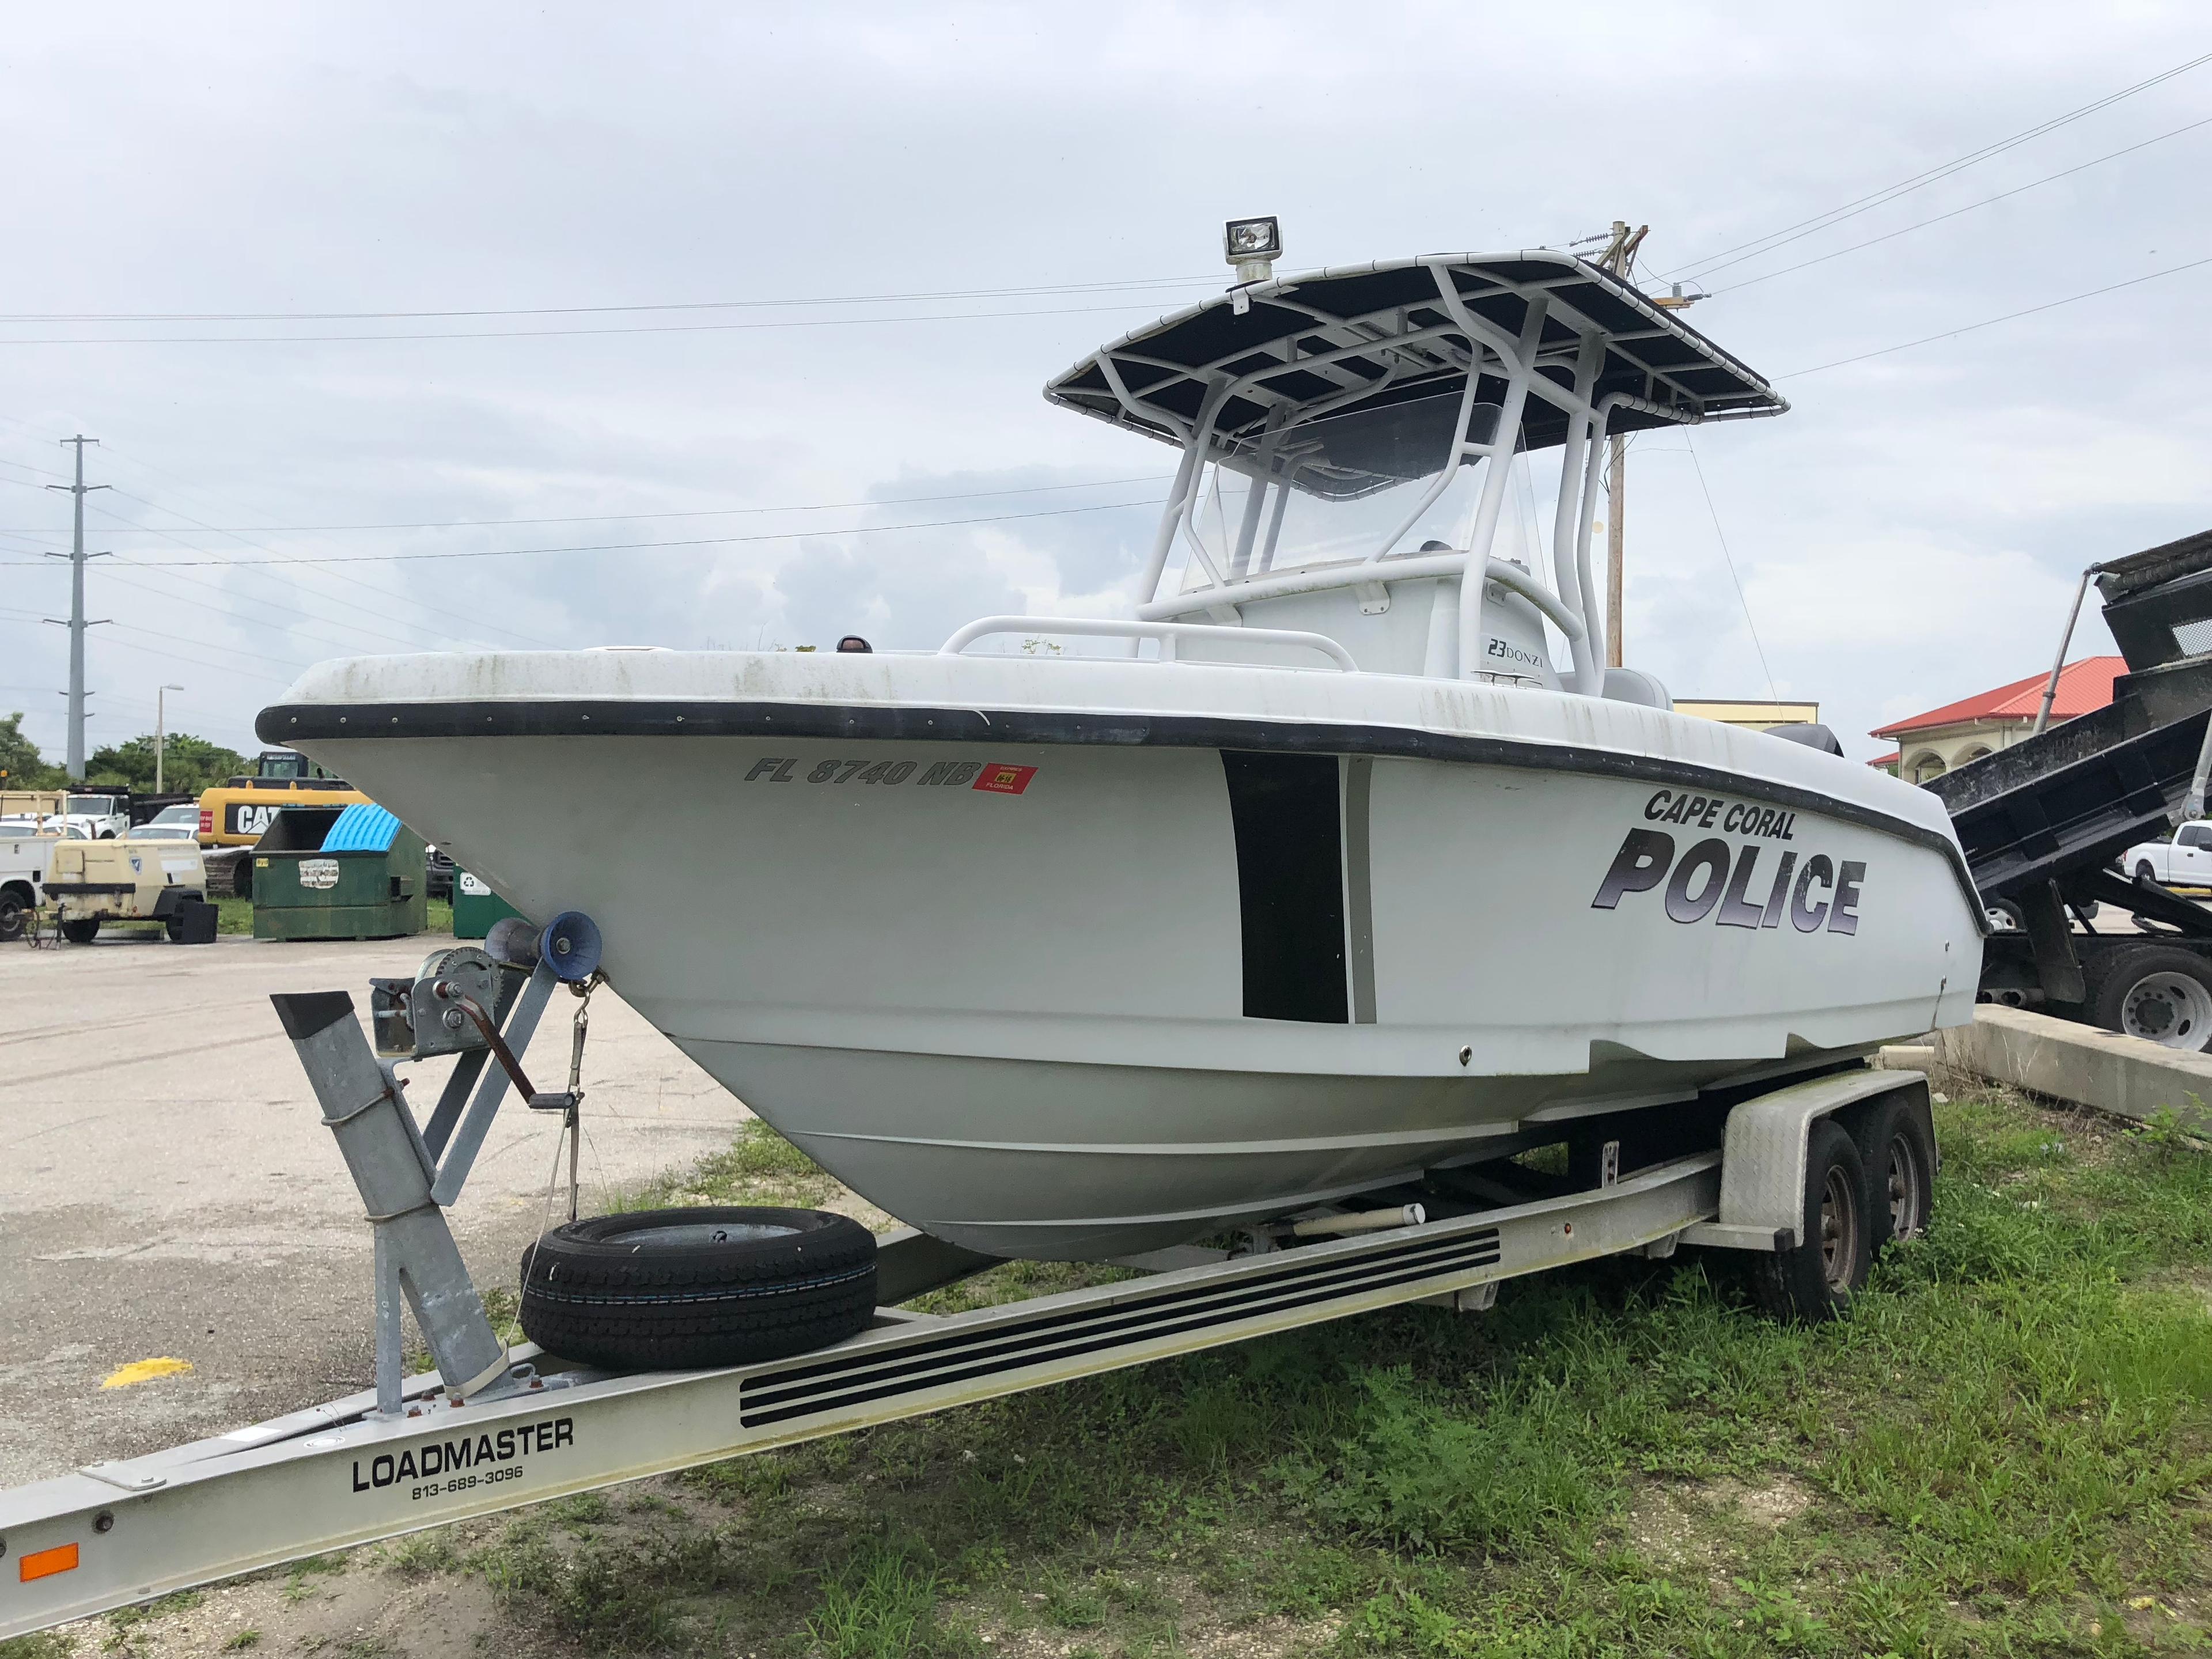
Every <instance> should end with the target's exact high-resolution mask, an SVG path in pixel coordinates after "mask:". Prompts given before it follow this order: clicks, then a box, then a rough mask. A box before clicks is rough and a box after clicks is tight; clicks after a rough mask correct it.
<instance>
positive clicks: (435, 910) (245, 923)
mask: <svg viewBox="0 0 2212 1659" xmlns="http://www.w3.org/2000/svg"><path fill="white" fill-rule="evenodd" d="M424 903H425V905H426V906H427V907H428V911H429V921H428V925H427V927H426V931H427V932H429V933H452V932H453V906H452V905H450V904H448V903H447V902H446V901H445V900H443V899H427V900H425V901H424ZM215 908H216V911H217V913H218V914H217V915H216V924H215V930H216V933H245V934H251V933H252V932H253V901H252V899H242V898H218V899H216V901H215Z"/></svg>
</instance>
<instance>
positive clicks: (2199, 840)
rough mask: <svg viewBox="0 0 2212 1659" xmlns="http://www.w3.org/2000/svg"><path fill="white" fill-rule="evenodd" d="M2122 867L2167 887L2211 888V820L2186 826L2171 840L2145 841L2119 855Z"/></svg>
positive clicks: (2136, 875)
mask: <svg viewBox="0 0 2212 1659" xmlns="http://www.w3.org/2000/svg"><path fill="white" fill-rule="evenodd" d="M2120 868H2121V869H2123V870H2124V871H2126V872H2128V874H2130V876H2134V877H2136V878H2142V877H2144V876H2148V877H2149V878H2151V879H2152V880H2153V881H2154V882H2157V883H2159V884H2160V885H2162V886H2166V887H2212V819H2201V820H2199V821H2197V822H2196V823H2185V824H2183V825H2182V826H2181V828H2180V829H2177V830H2175V831H2174V832H2173V839H2172V841H2146V842H2140V843H2138V844H2137V845H2136V846H2134V847H2130V848H2128V850H2127V851H2126V852H2125V853H2124V854H2121V855H2120Z"/></svg>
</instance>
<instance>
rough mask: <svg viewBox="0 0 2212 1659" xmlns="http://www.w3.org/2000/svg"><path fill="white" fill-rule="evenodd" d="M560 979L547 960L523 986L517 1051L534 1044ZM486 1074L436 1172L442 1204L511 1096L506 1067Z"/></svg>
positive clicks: (511, 1042)
mask: <svg viewBox="0 0 2212 1659" xmlns="http://www.w3.org/2000/svg"><path fill="white" fill-rule="evenodd" d="M559 983H560V981H558V980H557V979H556V978H555V977H554V976H553V970H552V969H550V968H548V967H546V966H545V965H544V963H539V964H538V968H537V969H536V970H535V971H533V972H532V974H531V975H530V983H529V984H527V985H526V986H525V987H523V990H522V997H521V1000H520V1001H519V1002H518V1003H517V1004H516V1005H515V1008H514V1014H513V1018H512V1019H510V1020H509V1021H508V1023H507V1031H506V1040H507V1047H508V1048H511V1049H513V1051H514V1052H515V1053H516V1054H520V1053H521V1052H522V1051H523V1050H524V1049H525V1048H528V1047H529V1046H530V1039H531V1037H532V1035H533V1034H534V1033H535V1032H536V1031H537V1030H538V1021H539V1019H541V1018H544V1013H545V1005H546V1004H547V1003H548V1002H549V1001H550V1000H552V996H553V987H555V986H556V985H557V984H559ZM477 1064H478V1065H479V1066H482V1065H483V1062H482V1061H481V1060H479V1061H477ZM506 1098H507V1073H506V1072H505V1071H504V1070H502V1069H501V1067H499V1066H489V1067H488V1068H486V1069H485V1070H484V1071H483V1081H482V1082H481V1083H479V1084H477V1097H476V1099H475V1100H474V1101H472V1102H471V1103H470V1105H469V1109H468V1115H466V1116H465V1117H464V1118H462V1120H461V1121H460V1127H459V1128H458V1129H456V1130H455V1131H454V1132H453V1143H452V1144H451V1145H450V1146H447V1147H446V1148H445V1149H444V1151H445V1158H444V1160H443V1161H442V1162H441V1164H439V1166H438V1168H437V1170H436V1171H435V1176H434V1183H433V1185H432V1187H431V1191H430V1195H431V1197H432V1198H434V1199H435V1200H437V1202H439V1203H441V1204H451V1203H452V1202H453V1200H455V1199H456V1198H459V1196H460V1194H461V1185H462V1183H463V1182H465V1181H467V1180H468V1178H469V1170H470V1168H471V1166H472V1165H473V1164H475V1163H476V1161H477V1152H478V1151H479V1150H480V1149H481V1148H482V1147H483V1139H484V1137H485V1136H486V1135H487V1134H489V1133H491V1121H492V1119H493V1118H495V1117H496V1116H497V1115H499V1106H500V1103H501V1101H502V1100H504V1099H506ZM525 1104H528V1103H527V1102H525Z"/></svg>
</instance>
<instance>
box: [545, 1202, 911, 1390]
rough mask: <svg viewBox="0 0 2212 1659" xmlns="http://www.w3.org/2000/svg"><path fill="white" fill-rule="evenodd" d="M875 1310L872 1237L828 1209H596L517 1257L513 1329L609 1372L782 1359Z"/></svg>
mask: <svg viewBox="0 0 2212 1659" xmlns="http://www.w3.org/2000/svg"><path fill="white" fill-rule="evenodd" d="M875 1312H876V1241H875V1237H874V1235H873V1234H872V1233H870V1232H869V1231H868V1230H867V1229H866V1227H863V1226H862V1225H860V1223H859V1222H857V1221H854V1220H852V1219H850V1218H848V1217H845V1216H842V1215H834V1214H831V1213H830V1212H828V1211H826V1210H783V1209H767V1208H753V1207H748V1206H722V1205H715V1206H698V1207H696V1208H690V1209H674V1210H639V1211H635V1212H632V1213H629V1214H628V1215H605V1216H594V1217H592V1218H590V1219H588V1220H584V1221H572V1222H570V1223H568V1225H566V1226H562V1227H556V1228H555V1229H554V1230H553V1231H551V1232H550V1233H547V1234H546V1235H545V1236H544V1237H543V1238H541V1239H539V1240H538V1243H536V1244H534V1245H532V1247H531V1248H530V1249H527V1250H526V1251H525V1252H524V1253H523V1257H522V1329H523V1332H524V1334H526V1335H527V1336H528V1337H529V1338H530V1340H532V1341H533V1342H535V1343H537V1344H538V1346H540V1347H542V1348H544V1349H546V1350H548V1351H549V1352H552V1353H556V1354H558V1355H560V1356H561V1357H562V1358H564V1359H574V1360H578V1361H580V1362H582V1363H583V1364H588V1365H599V1366H603V1367H605V1368H606V1369H608V1370H694V1369H697V1368H699V1367H702V1366H708V1365H740V1364H750V1363H751V1362H753V1361H755V1360H761V1359H780V1358H783V1357H784V1356H785V1355H787V1354H794V1353H805V1352H808V1351H809V1350H811V1349H814V1348H822V1347H827V1346H829V1344H831V1343H832V1342H841V1341H842V1340H844V1339H845V1338H847V1337H848V1336H852V1335H854V1334H858V1333H859V1332H860V1331H863V1330H865V1329H866V1328H867V1326H868V1323H869V1322H870V1321H871V1320H872V1319H873V1318H874V1317H875Z"/></svg>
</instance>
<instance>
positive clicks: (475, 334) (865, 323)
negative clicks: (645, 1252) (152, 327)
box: [0, 303, 1144, 346]
mask: <svg viewBox="0 0 2212 1659" xmlns="http://www.w3.org/2000/svg"><path fill="white" fill-rule="evenodd" d="M1143 309H1144V307H1142V306H1140V305H1131V304H1127V303H1124V304H1121V305H1112V306H1054V307H1031V308H1030V309H1027V310H1022V311H942V312H931V313H926V314H924V315H921V316H910V317H803V318H789V319H784V320H782V321H781V322H773V323H650V324H647V325H643V326H641V327H638V328H492V329H449V330H446V331H442V332H436V333H410V334H390V333H385V334H110V335H82V334H67V335H58V336H49V337H46V338H43V339H42V338H39V337H35V336H11V337H0V345H9V346H49V345H313V344H331V343H356V344H358V343H374V342H378V341H387V342H406V341H420V340H565V339H580V338H584V337H590V336H599V335H616V334H732V333H748V332H751V331H756V330H762V329H786V328H860V327H877V326H882V325H905V324H908V323H970V322H984V321H988V320H991V319H1004V318H1008V317H1079V316H1086V315H1089V314H1091V313H1096V312H1102V311H1141V310H1143Z"/></svg>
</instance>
